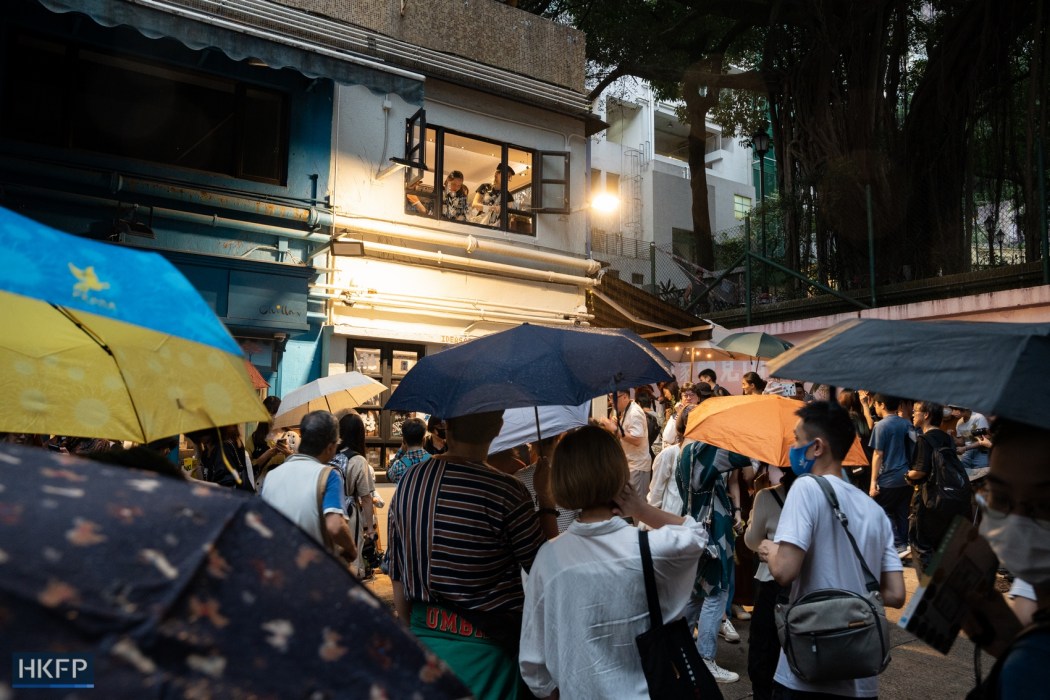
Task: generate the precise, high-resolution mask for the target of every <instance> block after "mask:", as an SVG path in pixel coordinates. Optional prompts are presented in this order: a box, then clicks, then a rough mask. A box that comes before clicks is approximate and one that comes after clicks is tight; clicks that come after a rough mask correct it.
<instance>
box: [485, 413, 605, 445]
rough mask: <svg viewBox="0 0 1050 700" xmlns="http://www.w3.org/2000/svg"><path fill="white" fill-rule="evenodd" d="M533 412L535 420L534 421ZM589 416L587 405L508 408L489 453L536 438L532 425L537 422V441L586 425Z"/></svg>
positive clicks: (534, 425)
mask: <svg viewBox="0 0 1050 700" xmlns="http://www.w3.org/2000/svg"><path fill="white" fill-rule="evenodd" d="M537 411H538V412H539V417H538V418H537ZM590 416H591V402H590V401H588V402H586V403H582V404H580V405H579V406H540V407H539V408H538V409H537V408H508V409H507V410H505V411H504V412H503V429H502V430H500V432H499V435H497V436H496V439H495V440H493V441H492V445H491V446H490V447H489V454H496V453H497V452H502V451H503V450H509V449H510V448H512V447H517V446H518V445H524V444H525V443H526V442H531V441H533V440H535V439H536V437H537V432H536V431H537V426H536V422H537V420H538V421H539V437H540V439H543V438H549V437H553V436H555V435H558V434H559V433H564V432H565V431H566V430H572V429H573V428H579V427H580V426H581V425H587V420H588V419H589V418H590Z"/></svg>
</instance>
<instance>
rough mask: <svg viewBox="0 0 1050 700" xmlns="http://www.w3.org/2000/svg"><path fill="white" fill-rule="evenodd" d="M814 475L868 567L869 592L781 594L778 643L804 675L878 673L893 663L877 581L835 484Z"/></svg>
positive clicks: (825, 678)
mask: <svg viewBox="0 0 1050 700" xmlns="http://www.w3.org/2000/svg"><path fill="white" fill-rule="evenodd" d="M806 476H813V475H812V474H807V475H806ZM813 478H815V479H816V480H817V483H819V484H820V489H821V490H822V491H823V492H824V495H825V496H826V497H827V499H828V502H829V503H830V504H831V508H832V510H833V511H834V513H835V517H836V518H837V519H838V521H839V522H840V523H841V524H842V528H843V529H844V530H845V531H846V536H847V537H849V542H850V544H851V545H853V552H854V553H855V554H856V555H857V561H859V562H860V567H861V569H863V571H864V581H865V588H866V592H865V593H864V594H863V595H862V594H859V593H854V592H853V591H847V590H844V589H840V588H823V589H820V590H817V591H811V592H810V593H807V594H805V595H804V596H802V597H800V598H799V599H798V600H796V601H795V602H793V603H790V602H788V599H787V597H786V595H785V596H783V597H781V598H780V599H778V600H777V606H776V610H775V617H776V623H777V634H778V635H779V637H780V645H781V646H782V647H783V648H784V654H785V656H786V657H787V662H788V665H789V666H790V667H791V671H792V672H793V673H794V674H795V675H796V676H798V677H799V678H801V679H802V680H805V681H838V680H848V679H854V678H868V677H870V676H876V675H878V674H880V673H882V672H883V670H885V668H886V666H887V665H888V664H889V663H890V647H889V626H888V625H887V622H886V610H885V608H884V607H883V604H882V595H881V593H880V592H879V590H880V589H879V582H878V581H877V580H875V576H874V575H873V574H872V573H871V570H870V569H869V568H868V565H867V564H866V563H865V562H864V557H863V556H861V553H860V549H859V548H858V547H857V541H856V540H854V539H853V534H852V533H851V532H850V531H849V520H848V519H847V518H846V515H845V513H843V512H842V511H841V510H840V509H839V502H838V499H837V498H836V497H835V491H834V490H833V489H832V487H831V484H829V483H827V482H826V481H825V480H824V478H823V477H818V476H813Z"/></svg>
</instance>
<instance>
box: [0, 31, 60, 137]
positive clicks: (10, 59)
mask: <svg viewBox="0 0 1050 700" xmlns="http://www.w3.org/2000/svg"><path fill="white" fill-rule="evenodd" d="M65 53H66V50H65V47H64V46H61V45H60V44H57V43H54V42H51V41H46V40H44V39H38V38H36V37H29V36H20V37H18V39H17V40H16V41H12V42H11V51H10V52H9V53H8V56H7V65H8V66H13V65H18V66H19V67H18V68H17V69H14V70H8V72H7V75H6V76H5V80H4V114H3V120H4V129H3V133H4V135H5V136H9V137H13V138H16V139H18V140H20V141H28V142H30V143H40V144H46V145H49V146H58V145H61V144H62V112H63V106H62V104H63V100H62V97H63V94H64V88H63V82H64V81H63V80H62V75H63V73H64V72H65V66H66V59H65Z"/></svg>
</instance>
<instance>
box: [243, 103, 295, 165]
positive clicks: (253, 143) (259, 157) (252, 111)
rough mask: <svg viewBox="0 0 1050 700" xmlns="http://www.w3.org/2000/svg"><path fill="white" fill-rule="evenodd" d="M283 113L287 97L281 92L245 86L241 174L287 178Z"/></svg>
mask: <svg viewBox="0 0 1050 700" xmlns="http://www.w3.org/2000/svg"><path fill="white" fill-rule="evenodd" d="M284 114H285V111H284V97H283V96H282V95H281V94H280V93H278V92H272V91H270V90H260V89H258V88H247V89H245V91H244V129H243V130H242V132H241V143H242V144H243V147H242V148H243V150H242V156H241V172H240V174H241V175H242V176H244V177H251V178H258V179H263V180H272V181H274V182H283V181H284V172H283V166H284V155H283V150H284V149H283V143H284V130H285V125H284Z"/></svg>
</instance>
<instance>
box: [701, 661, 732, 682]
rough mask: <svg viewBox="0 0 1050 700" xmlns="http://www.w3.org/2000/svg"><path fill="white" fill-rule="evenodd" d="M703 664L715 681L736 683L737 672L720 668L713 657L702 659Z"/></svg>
mask: <svg viewBox="0 0 1050 700" xmlns="http://www.w3.org/2000/svg"><path fill="white" fill-rule="evenodd" d="M704 665H705V666H707V670H708V671H710V672H711V675H712V676H713V677H714V679H715V682H717V683H736V682H737V681H738V680H740V674H739V673H733V672H732V671H730V670H728V669H724V668H722V667H721V666H719V665H718V664H716V663H715V661H714V659H704Z"/></svg>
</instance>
